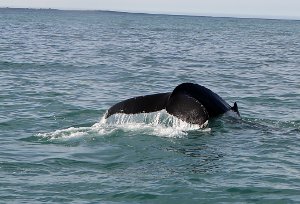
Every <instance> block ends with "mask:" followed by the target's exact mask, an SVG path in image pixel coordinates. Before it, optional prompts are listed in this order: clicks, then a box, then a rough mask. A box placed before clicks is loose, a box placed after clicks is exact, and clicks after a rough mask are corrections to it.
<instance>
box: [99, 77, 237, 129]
mask: <svg viewBox="0 0 300 204" xmlns="http://www.w3.org/2000/svg"><path fill="white" fill-rule="evenodd" d="M163 109H166V111H167V112H168V113H169V114H171V115H173V116H175V117H178V118H179V119H181V120H183V121H186V122H188V123H192V124H199V125H202V124H204V123H205V122H206V121H207V120H208V119H209V118H211V117H216V116H218V115H221V114H223V113H225V112H227V111H230V110H232V111H234V112H236V113H237V114H238V115H239V111H238V106H237V103H236V102H235V103H234V105H233V107H231V106H230V105H229V104H228V103H227V102H226V101H225V100H224V99H222V98H221V97H220V96H219V95H218V94H216V93H214V92H213V91H211V90H210V89H208V88H206V87H204V86H201V85H198V84H193V83H183V84H180V85H178V86H177V87H176V88H175V89H174V90H173V91H172V92H167V93H159V94H152V95H146V96H138V97H134V98H130V99H127V100H125V101H122V102H119V103H117V104H115V105H113V106H112V107H111V108H110V109H108V111H107V113H106V116H105V118H108V117H110V116H111V115H113V114H116V113H125V114H138V113H150V112H156V111H159V110H163Z"/></svg>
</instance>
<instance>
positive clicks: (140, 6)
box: [0, 0, 300, 19]
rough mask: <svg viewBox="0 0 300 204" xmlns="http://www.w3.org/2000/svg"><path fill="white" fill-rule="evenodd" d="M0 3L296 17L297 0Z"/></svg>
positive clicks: (4, 3)
mask: <svg viewBox="0 0 300 204" xmlns="http://www.w3.org/2000/svg"><path fill="white" fill-rule="evenodd" d="M0 7H18V8H53V9H67V10H112V11H127V12H145V13H165V14H186V15H209V16H235V17H262V18H283V19H300V0H0Z"/></svg>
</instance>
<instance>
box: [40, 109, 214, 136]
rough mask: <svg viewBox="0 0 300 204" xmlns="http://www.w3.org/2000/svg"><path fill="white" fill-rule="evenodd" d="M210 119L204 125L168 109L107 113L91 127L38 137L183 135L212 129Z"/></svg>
mask: <svg viewBox="0 0 300 204" xmlns="http://www.w3.org/2000/svg"><path fill="white" fill-rule="evenodd" d="M207 125H208V121H206V122H205V123H204V124H203V125H202V126H199V125H195V124H189V123H187V122H184V121H182V120H180V119H178V118H176V117H174V116H172V115H170V114H168V113H167V112H166V111H164V110H163V111H158V112H154V113H141V114H115V115H113V116H111V117H109V118H108V119H105V115H104V116H103V117H102V118H101V120H100V121H99V122H97V123H95V124H94V125H92V126H91V127H78V128H75V127H70V128H67V129H63V130H56V131H54V132H50V133H39V134H37V136H38V137H42V138H46V139H48V140H70V139H76V138H81V137H88V136H99V135H100V136H109V135H113V134H114V132H116V131H123V132H125V133H126V132H127V133H128V132H131V133H132V132H133V133H137V134H148V135H153V136H159V137H183V136H185V135H187V134H188V131H195V130H197V131H204V132H207V131H210V130H211V129H210V128H207Z"/></svg>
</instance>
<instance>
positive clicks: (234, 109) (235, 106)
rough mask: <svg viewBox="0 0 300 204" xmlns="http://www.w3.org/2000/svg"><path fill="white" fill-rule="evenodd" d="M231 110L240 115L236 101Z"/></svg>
mask: <svg viewBox="0 0 300 204" xmlns="http://www.w3.org/2000/svg"><path fill="white" fill-rule="evenodd" d="M231 110H232V111H233V112H236V113H237V114H238V116H240V112H239V108H238V106H237V103H236V102H234V104H233V106H232V107H231Z"/></svg>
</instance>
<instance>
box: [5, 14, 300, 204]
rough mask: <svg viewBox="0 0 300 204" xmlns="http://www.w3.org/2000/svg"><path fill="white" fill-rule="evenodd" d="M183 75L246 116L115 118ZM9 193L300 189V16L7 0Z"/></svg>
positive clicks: (152, 196)
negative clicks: (195, 120)
mask: <svg viewBox="0 0 300 204" xmlns="http://www.w3.org/2000/svg"><path fill="white" fill-rule="evenodd" d="M183 82H192V83H198V84H201V85H203V86H206V87H207V88H209V89H211V90H213V91H214V92H216V93H217V94H219V95H220V96H221V97H222V98H223V99H224V100H226V101H227V102H228V103H229V104H231V105H232V104H233V103H234V102H235V101H236V102H237V104H238V106H239V111H240V114H241V118H240V119H239V118H237V117H232V116H228V115H224V116H222V117H219V118H215V119H213V120H210V121H208V125H207V127H205V128H199V127H198V126H196V125H189V124H187V123H184V122H182V121H180V120H178V119H176V118H174V117H172V116H170V115H168V114H167V113H166V112H165V111H160V112H155V113H151V114H138V115H122V114H121V115H115V116H113V117H111V118H109V119H107V120H105V119H104V115H105V112H106V110H107V109H108V108H109V107H110V106H112V105H113V104H115V103H117V102H120V101H122V100H124V99H128V98H131V97H134V96H140V95H146V94H153V93H161V92H168V91H170V92H171V91H172V90H173V89H174V88H175V87H176V86H177V85H178V84H180V83H183ZM0 203H128V204H133V203H171V204H174V203H300V21H292V20H266V19H265V20H263V19H238V18H214V17H191V16H171V15H148V14H129V13H118V12H101V11H59V10H32V9H0Z"/></svg>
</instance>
